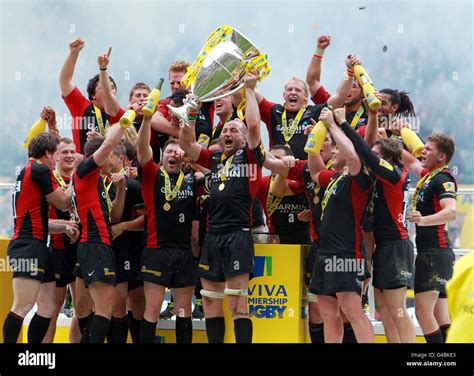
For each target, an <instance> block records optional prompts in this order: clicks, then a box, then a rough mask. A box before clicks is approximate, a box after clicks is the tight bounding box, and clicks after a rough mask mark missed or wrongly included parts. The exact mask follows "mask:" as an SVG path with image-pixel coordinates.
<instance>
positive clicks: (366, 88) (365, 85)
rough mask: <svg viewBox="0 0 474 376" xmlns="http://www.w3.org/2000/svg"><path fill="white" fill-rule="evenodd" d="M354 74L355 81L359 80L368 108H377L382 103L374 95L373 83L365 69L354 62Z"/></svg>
mask: <svg viewBox="0 0 474 376" xmlns="http://www.w3.org/2000/svg"><path fill="white" fill-rule="evenodd" d="M354 75H355V76H356V78H357V81H359V84H360V87H361V88H362V91H363V92H364V97H365V99H367V104H368V105H369V108H370V109H371V110H372V111H375V110H378V109H379V108H380V106H381V105H382V103H381V102H380V99H378V98H377V97H376V96H375V88H374V84H373V82H372V80H371V78H370V76H369V74H368V73H367V71H366V70H365V69H364V68H363V67H362V65H360V64H356V65H354Z"/></svg>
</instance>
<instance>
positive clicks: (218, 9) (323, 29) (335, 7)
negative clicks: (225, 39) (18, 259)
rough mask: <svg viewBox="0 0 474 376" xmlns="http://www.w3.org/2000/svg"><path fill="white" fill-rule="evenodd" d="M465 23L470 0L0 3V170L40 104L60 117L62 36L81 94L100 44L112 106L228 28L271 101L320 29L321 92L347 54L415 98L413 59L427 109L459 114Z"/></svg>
mask: <svg viewBox="0 0 474 376" xmlns="http://www.w3.org/2000/svg"><path fill="white" fill-rule="evenodd" d="M361 8H363V9H361ZM472 19H473V5H472V2H471V1H451V2H437V1H409V2H408V1H407V2H405V1H330V2H321V1H314V0H313V1H289V0H288V1H252V2H250V1H249V2H245V1H219V2H204V1H200V2H195V1H172V2H171V1H133V2H131V1H130V2H125V1H3V0H2V1H1V47H0V53H1V95H0V109H1V113H2V117H3V121H2V124H1V126H0V140H1V141H0V142H1V143H2V144H1V145H2V150H5V151H6V152H7V153H8V154H7V155H8V157H6V158H5V157H4V158H2V160H0V175H10V174H9V173H8V171H11V175H12V179H13V178H14V176H13V175H14V173H13V168H14V166H16V165H17V164H18V163H21V162H23V161H24V155H23V154H22V153H21V152H19V150H20V145H21V143H22V142H23V140H24V138H25V136H26V133H27V130H28V128H29V127H30V125H31V124H32V123H33V122H34V121H35V120H36V119H37V118H38V114H39V112H40V110H41V108H42V106H43V105H46V104H47V105H50V106H52V107H53V108H55V109H56V111H57V116H58V118H61V119H67V116H68V115H69V112H68V110H67V108H66V106H65V105H64V103H63V101H62V99H61V94H60V90H59V85H58V76H59V70H60V68H61V65H62V63H63V61H64V59H65V57H66V55H67V54H68V42H69V41H70V40H72V39H74V38H75V37H78V36H80V37H82V38H83V39H84V40H85V41H86V46H85V48H84V49H83V51H82V53H81V55H80V57H79V61H78V65H77V68H76V72H75V76H74V82H75V83H76V84H77V85H78V86H79V88H80V89H81V90H82V91H83V92H84V93H85V88H86V84H87V80H88V79H89V78H90V77H92V76H93V75H95V74H96V73H97V72H98V65H97V55H98V54H99V53H102V52H105V51H106V49H107V47H108V46H109V45H111V46H113V52H112V56H111V63H110V65H109V72H110V73H111V75H112V76H113V77H114V79H115V80H116V82H117V86H118V97H119V100H120V102H121V104H122V105H123V106H125V104H126V103H127V100H128V93H129V90H130V88H131V86H132V85H133V83H134V82H136V81H145V82H147V83H148V84H149V85H150V86H152V85H154V84H155V83H156V82H157V81H158V79H159V77H161V76H163V77H166V75H167V67H168V65H169V64H170V63H171V62H172V61H173V60H176V59H184V60H187V61H189V62H192V61H193V60H194V58H195V56H196V54H197V53H198V52H199V50H200V48H201V47H202V45H203V43H204V41H205V40H206V38H207V36H208V35H209V33H210V32H211V31H212V30H213V29H215V28H216V27H217V26H219V25H223V24H229V25H231V26H234V27H236V28H238V29H239V30H240V31H241V32H243V33H244V34H245V35H246V36H247V37H248V38H249V39H251V40H252V41H253V42H254V43H255V44H256V45H257V46H258V47H259V48H260V49H261V50H262V51H265V52H267V54H268V57H269V62H270V65H271V67H272V71H271V73H270V75H269V77H267V78H266V79H265V81H264V82H263V83H262V84H261V85H260V89H261V90H262V92H263V93H264V94H265V95H266V96H267V97H268V98H269V99H270V100H273V101H281V97H282V92H283V84H284V82H285V81H286V79H287V78H289V77H290V76H292V75H298V76H301V77H305V73H306V68H307V65H308V62H309V59H310V58H311V56H312V54H313V53H314V50H315V46H316V38H317V36H318V35H320V34H323V33H324V34H330V35H331V37H332V42H331V46H330V48H329V49H328V50H327V52H326V54H325V56H324V62H323V75H322V81H323V83H324V85H325V86H326V88H327V89H328V90H329V91H332V92H334V90H335V89H336V87H337V85H338V82H339V80H340V79H341V78H342V75H343V72H344V71H345V67H344V56H345V55H346V54H347V53H349V52H353V53H356V54H358V55H359V56H360V57H361V59H362V60H363V62H364V66H365V67H366V68H367V70H368V71H369V73H370V74H371V76H372V79H373V80H374V82H375V84H376V86H378V87H379V88H382V87H392V88H398V89H404V90H407V91H410V92H411V93H412V100H413V101H414V103H415V106H416V105H417V99H419V100H421V98H417V96H418V97H420V96H421V95H424V92H423V90H424V88H423V87H422V85H423V84H424V83H423V82H421V83H420V82H419V80H417V77H416V75H414V74H413V72H414V68H413V67H415V66H416V64H418V65H419V64H423V66H418V69H419V70H422V71H426V70H432V71H433V75H432V79H433V81H435V80H438V79H439V75H441V77H443V81H442V85H443V86H442V89H443V90H442V91H440V92H439V95H437V96H435V98H434V99H433V101H434V102H433V107H434V108H440V107H441V106H444V108H445V110H446V111H459V106H460V105H462V106H468V104H469V103H470V102H471V103H472V97H471V98H465V97H460V96H459V95H460V94H459V93H461V92H462V91H461V90H464V91H465V90H466V88H472V84H473V82H472V78H473V59H472V57H473V55H472V54H473V49H472V41H473V37H472V35H473V30H472ZM384 46H387V51H386V52H384V51H383V47H384ZM453 74H455V75H456V79H455V80H454V79H453ZM429 77H431V76H429ZM381 81H382V82H381ZM429 84H431V85H433V84H434V83H433V82H431V83H429ZM163 94H164V95H167V94H169V87H168V86H166V87H165V89H164V90H163ZM471 95H472V91H471ZM469 124H472V123H469ZM469 126H470V125H469ZM441 127H442V126H441ZM63 133H64V134H65V135H67V134H68V133H69V131H63ZM265 138H266V135H265Z"/></svg>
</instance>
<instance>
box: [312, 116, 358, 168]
mask: <svg viewBox="0 0 474 376" xmlns="http://www.w3.org/2000/svg"><path fill="white" fill-rule="evenodd" d="M319 120H322V121H323V123H324V125H325V126H326V127H327V128H328V130H329V132H331V136H332V138H333V139H334V141H336V145H337V147H338V148H339V152H340V153H341V155H342V157H343V158H344V159H345V160H346V164H347V167H348V168H349V174H351V175H353V176H354V175H358V174H359V172H360V170H361V168H362V163H361V161H360V159H359V156H358V155H357V152H356V151H355V149H354V145H352V142H351V141H350V140H349V139H348V138H347V136H346V135H345V134H344V132H342V130H341V129H340V128H339V127H338V126H337V124H336V122H335V121H334V115H333V113H332V111H331V110H330V109H328V108H323V110H322V111H321V115H320V117H319Z"/></svg>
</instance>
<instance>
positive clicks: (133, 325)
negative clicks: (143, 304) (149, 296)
mask: <svg viewBox="0 0 474 376" xmlns="http://www.w3.org/2000/svg"><path fill="white" fill-rule="evenodd" d="M127 317H128V329H129V330H130V337H132V342H133V343H140V341H139V339H140V322H141V320H137V319H136V318H135V317H133V312H132V311H127Z"/></svg>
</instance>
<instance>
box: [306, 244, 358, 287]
mask: <svg viewBox="0 0 474 376" xmlns="http://www.w3.org/2000/svg"><path fill="white" fill-rule="evenodd" d="M366 270H367V263H366V260H365V259H363V258H361V259H356V258H355V257H354V253H353V252H348V253H345V254H337V255H336V254H329V253H321V252H318V254H317V255H316V261H315V263H314V269H313V276H312V278H311V281H310V284H309V289H308V290H309V292H310V293H312V294H316V295H331V296H334V294H336V293H338V292H348V291H354V292H356V293H357V294H359V295H360V293H361V291H362V282H363V281H364V280H365V272H366Z"/></svg>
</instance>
